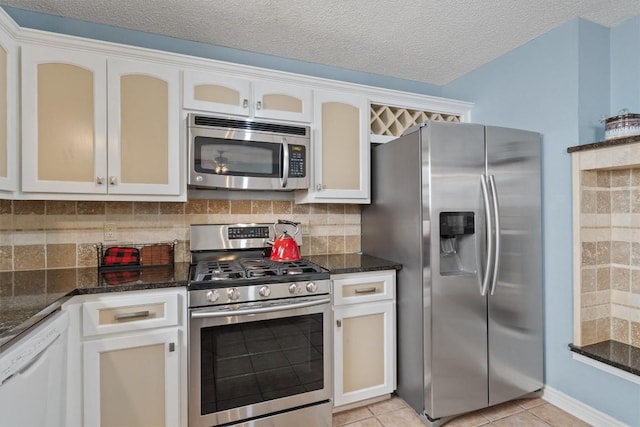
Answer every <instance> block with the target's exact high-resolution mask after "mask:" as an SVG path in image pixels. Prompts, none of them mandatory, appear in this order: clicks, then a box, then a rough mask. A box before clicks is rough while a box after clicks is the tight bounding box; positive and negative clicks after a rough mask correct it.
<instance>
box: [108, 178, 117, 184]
mask: <svg viewBox="0 0 640 427" xmlns="http://www.w3.org/2000/svg"><path fill="white" fill-rule="evenodd" d="M117 183H118V178H116V177H115V176H110V177H109V185H116V184H117Z"/></svg>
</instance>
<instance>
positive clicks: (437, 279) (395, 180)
mask: <svg viewBox="0 0 640 427" xmlns="http://www.w3.org/2000/svg"><path fill="white" fill-rule="evenodd" d="M540 156H541V144H540V135H539V134H537V133H534V132H528V131H521V130H515V129H507V128H499V127H491V126H482V125H479V124H469V123H448V122H436V121H429V122H426V123H424V124H422V125H420V126H416V127H415V128H413V129H411V130H409V131H408V132H407V133H406V134H405V135H403V136H402V137H399V138H398V139H395V140H393V141H391V142H388V143H386V144H381V145H379V146H377V147H375V148H373V149H372V203H371V205H369V206H366V207H364V208H363V210H362V250H363V252H364V253H366V254H370V255H374V256H378V257H381V258H386V259H389V260H393V261H398V262H400V263H402V265H403V268H402V270H400V271H399V272H398V276H397V304H398V305H397V342H398V350H397V354H398V372H397V373H398V377H397V380H398V381H397V382H398V389H397V393H398V395H399V396H400V397H402V398H403V399H404V400H406V401H407V403H409V404H410V405H411V406H412V407H413V408H414V409H415V410H416V411H417V412H418V413H420V414H423V418H424V420H425V421H427V422H428V423H429V422H432V424H433V425H437V424H440V423H442V422H443V421H445V419H446V418H447V417H450V416H453V415H457V414H461V413H465V412H469V411H473V410H476V409H479V408H484V407H487V406H492V405H495V404H498V403H502V402H505V401H508V400H512V399H515V398H518V397H522V396H524V395H527V394H529V393H531V392H535V391H538V390H540V389H541V388H542V385H543V336H542V334H543V308H542V249H541V248H542V246H541V244H542V243H541V240H542V238H541V194H540V182H541V177H540V172H541V166H540ZM439 419H440V421H438V420H439Z"/></svg>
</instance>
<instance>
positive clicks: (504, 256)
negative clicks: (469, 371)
mask: <svg viewBox="0 0 640 427" xmlns="http://www.w3.org/2000/svg"><path fill="white" fill-rule="evenodd" d="M486 144H487V174H488V175H489V176H493V179H494V183H495V190H496V192H497V195H498V196H497V197H498V203H497V204H498V211H499V222H500V233H499V236H498V238H499V240H500V253H499V254H498V256H499V260H500V263H499V270H498V277H497V278H498V281H497V283H496V286H495V289H494V292H493V294H492V295H489V297H488V319H489V320H488V324H489V333H488V336H489V405H495V404H498V403H501V402H505V401H508V400H511V399H514V398H517V397H520V396H522V395H524V394H527V393H530V392H532V391H535V390H538V389H540V388H541V387H542V366H543V365H542V363H543V354H542V346H543V340H542V339H543V338H542V327H543V325H542V249H541V248H542V246H541V245H542V242H541V240H542V238H541V202H540V200H541V199H540V154H541V153H540V135H539V134H537V133H533V132H526V131H519V130H514V129H505V128H498V127H487V128H486Z"/></svg>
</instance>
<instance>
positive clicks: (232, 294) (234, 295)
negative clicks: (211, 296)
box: [227, 288, 240, 300]
mask: <svg viewBox="0 0 640 427" xmlns="http://www.w3.org/2000/svg"><path fill="white" fill-rule="evenodd" d="M227 297H228V298H229V299H230V300H237V299H238V298H240V291H239V290H238V288H229V289H227Z"/></svg>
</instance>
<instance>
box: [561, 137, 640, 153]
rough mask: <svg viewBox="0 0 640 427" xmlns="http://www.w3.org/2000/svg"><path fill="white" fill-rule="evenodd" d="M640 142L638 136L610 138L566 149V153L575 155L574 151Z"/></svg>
mask: <svg viewBox="0 0 640 427" xmlns="http://www.w3.org/2000/svg"><path fill="white" fill-rule="evenodd" d="M634 142H640V135H634V136H627V137H624V138H612V139H607V140H604V141H599V142H594V143H591V144H583V145H576V146H573V147H569V148H567V153H575V152H576V151H585V150H594V149H596V148H607V147H614V146H616V145H624V144H632V143H634Z"/></svg>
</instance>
